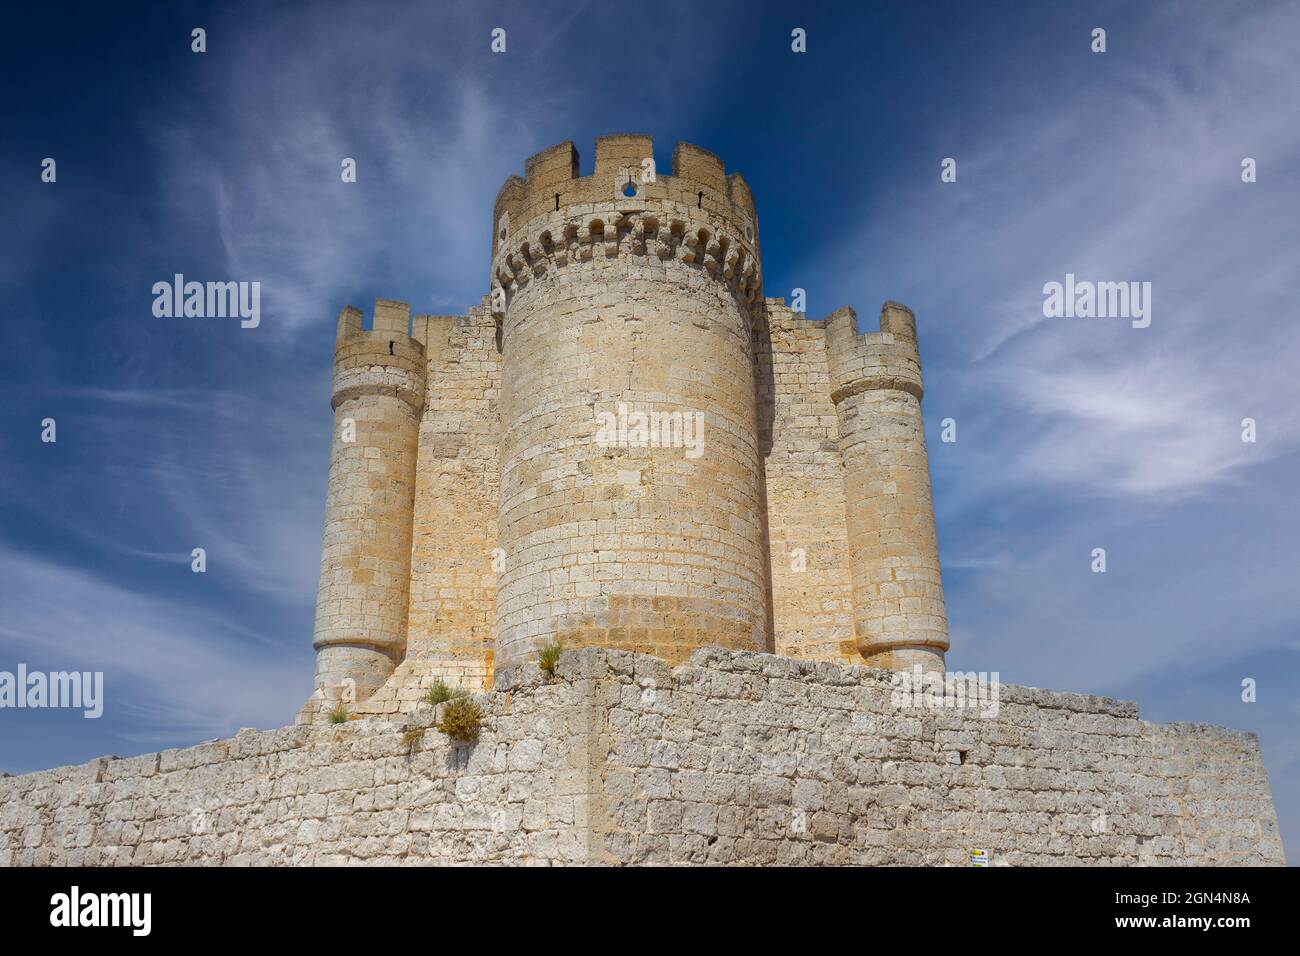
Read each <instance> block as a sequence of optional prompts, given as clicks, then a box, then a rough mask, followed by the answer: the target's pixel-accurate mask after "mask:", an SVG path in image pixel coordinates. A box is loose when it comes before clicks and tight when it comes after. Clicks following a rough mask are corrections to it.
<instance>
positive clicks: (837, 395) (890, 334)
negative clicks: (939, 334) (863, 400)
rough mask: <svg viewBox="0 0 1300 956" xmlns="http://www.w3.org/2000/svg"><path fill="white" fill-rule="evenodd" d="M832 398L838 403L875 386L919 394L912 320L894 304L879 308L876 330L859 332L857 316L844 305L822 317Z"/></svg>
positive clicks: (918, 357) (907, 311) (908, 312)
mask: <svg viewBox="0 0 1300 956" xmlns="http://www.w3.org/2000/svg"><path fill="white" fill-rule="evenodd" d="M826 351H827V356H828V358H829V361H830V371H831V399H832V401H834V402H835V403H836V404H838V403H839V402H840V401H841V400H843V399H845V398H848V397H849V396H851V395H856V394H858V393H860V392H863V391H867V390H868V389H874V388H889V389H899V390H901V391H904V392H908V393H910V394H912V395H915V396H916V397H917V398H918V399H920V398H921V396H922V394H923V389H922V385H921V353H920V351H919V350H918V348H917V344H916V317H915V316H914V315H913V314H912V310H911V309H909V308H908V307H907V306H905V305H901V304H900V303H898V302H886V303H885V304H884V305H883V306H881V309H880V331H879V332H861V333H860V332H858V326H857V313H855V312H854V311H853V309H851V308H849V307H848V306H844V307H843V308H842V309H838V310H837V311H835V312H834V313H832V314H831V315H830V316H829V317H828V318H827V319H826Z"/></svg>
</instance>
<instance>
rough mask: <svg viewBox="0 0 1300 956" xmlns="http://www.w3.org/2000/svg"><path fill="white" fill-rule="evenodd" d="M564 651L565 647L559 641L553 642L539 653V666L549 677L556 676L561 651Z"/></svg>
mask: <svg viewBox="0 0 1300 956" xmlns="http://www.w3.org/2000/svg"><path fill="white" fill-rule="evenodd" d="M562 650H564V645H562V644H561V643H560V642H559V641H552V642H551V643H550V644H546V645H544V646H543V647H542V649H541V650H540V651H538V652H537V666H538V667H540V668H541V669H542V672H543V673H544V674H546V676H547V677H554V676H555V667H556V665H557V664H559V663H560V651H562Z"/></svg>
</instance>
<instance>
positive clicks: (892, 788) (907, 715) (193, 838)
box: [0, 647, 1285, 866]
mask: <svg viewBox="0 0 1300 956" xmlns="http://www.w3.org/2000/svg"><path fill="white" fill-rule="evenodd" d="M475 699H476V700H477V701H478V702H479V703H480V704H481V706H482V707H483V710H484V711H485V714H486V719H485V723H484V727H483V729H482V733H481V736H480V738H479V741H478V743H477V744H476V745H475V746H472V747H467V746H458V745H453V744H451V743H449V742H448V740H447V738H446V737H445V736H444V735H443V734H441V733H439V732H438V731H437V730H433V729H429V730H426V731H425V733H424V734H423V737H422V739H421V740H420V742H419V743H418V744H417V745H415V746H414V747H413V748H411V749H409V750H408V747H407V744H406V742H405V740H404V735H403V731H404V730H405V729H406V728H407V727H408V726H427V725H428V724H429V723H430V722H431V721H432V720H433V717H434V714H433V712H432V711H431V710H430V709H429V708H427V707H426V708H420V709H418V710H416V712H415V713H414V714H412V715H411V716H410V717H407V718H404V719H403V720H401V721H394V720H386V719H383V718H378V717H372V718H368V719H364V720H355V721H351V722H349V723H347V724H343V725H337V726H335V725H328V724H324V725H312V726H296V727H289V728H284V729H282V730H273V731H267V732H262V733H252V732H241V733H240V734H239V735H238V736H237V737H235V738H234V739H233V740H229V741H217V742H213V743H207V744H202V745H200V746H198V747H191V748H188V749H184V750H172V751H165V752H163V753H162V754H149V755H145V756H141V757H133V758H130V759H126V760H116V759H113V760H110V759H106V758H101V759H99V760H95V761H91V762H90V763H88V764H85V765H83V766H80V767H62V768H59V769H56V770H49V771H45V772H43V773H35V774H29V775H26V776H17V777H6V778H3V779H0V864H11V865H31V864H46V865H48V864H71V865H77V864H92V865H97V864H124V863H133V864H179V863H189V864H225V865H238V864H286V865H287V864H326V863H358V864H439V863H500V864H572V863H585V864H610V865H617V864H645V863H660V864H667V863H673V864H679V863H680V864H735V865H758V864H782V865H784V864H791V865H793V864H799V865H825V864H868V865H887V864H918V865H956V866H961V865H965V864H966V863H967V860H968V853H969V851H970V849H972V848H982V849H987V850H989V851H990V854H991V857H992V861H993V864H994V865H1003V864H1005V865H1013V866H1015V865H1030V864H1094V865H1097V864H1102V865H1173V864H1207V865H1227V864H1239V865H1257V864H1282V863H1284V862H1285V861H1284V857H1283V851H1282V845H1281V841H1280V838H1279V836H1278V829H1277V821H1276V817H1275V814H1274V811H1273V804H1272V800H1271V797H1270V794H1269V789H1268V780H1267V777H1266V775H1265V772H1264V767H1263V763H1262V761H1261V759H1260V753H1259V746H1258V742H1257V740H1256V738H1255V737H1254V736H1253V735H1251V734H1241V733H1234V732H1232V731H1228V730H1223V729H1220V728H1214V727H1206V726H1202V725H1195V724H1169V725H1163V726H1162V725H1157V724H1150V723H1147V722H1145V721H1142V720H1139V719H1138V716H1137V711H1136V708H1135V707H1134V706H1133V705H1132V704H1129V703H1126V702H1122V701H1114V700H1107V699H1104V698H1097V697H1089V696H1086V695H1081V694H1053V693H1051V692H1049V691H1043V690H1038V689H1036V688H1021V687H1004V688H1002V692H1001V695H1000V708H999V713H998V714H997V716H996V717H991V716H984V717H982V716H979V712H978V711H964V712H949V711H938V712H930V711H926V712H917V711H907V710H900V709H899V708H898V707H897V706H895V705H894V703H892V702H891V699H890V684H889V677H888V675H887V674H886V673H885V672H882V671H875V670H869V669H865V668H861V667H853V668H841V667H839V666H837V665H833V664H824V663H818V662H807V661H799V660H791V659H783V658H779V657H775V656H772V655H768V654H759V653H752V652H743V651H726V650H723V649H721V648H712V647H706V648H703V649H701V650H699V651H697V652H696V653H695V654H694V655H693V656H692V658H691V659H690V661H688V662H687V663H685V664H682V665H680V666H677V667H675V668H672V667H669V666H668V665H667V664H665V662H663V661H661V660H657V659H655V658H653V657H649V656H644V655H638V654H632V653H627V652H619V651H605V650H601V649H596V648H587V649H581V650H572V651H566V652H565V653H564V654H563V655H562V656H561V658H560V664H559V667H558V669H557V673H556V675H555V676H554V677H553V678H549V679H548V678H546V677H545V675H543V674H541V673H540V672H539V670H538V669H537V667H536V665H535V664H531V663H520V664H517V665H513V666H508V667H505V668H502V669H501V670H500V671H499V672H498V673H497V675H496V686H495V689H494V690H493V691H492V692H491V693H485V694H480V695H476V697H475Z"/></svg>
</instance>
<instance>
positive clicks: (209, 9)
mask: <svg viewBox="0 0 1300 956" xmlns="http://www.w3.org/2000/svg"><path fill="white" fill-rule="evenodd" d="M704 9H705V8H702V7H701V6H700V5H699V4H697V3H690V4H687V3H659V4H655V5H652V6H649V7H647V6H644V5H636V4H605V3H595V2H591V3H586V4H583V3H580V2H569V3H563V4H560V3H540V2H527V3H514V4H512V3H497V2H493V3H474V4H465V5H454V4H442V3H439V4H428V3H410V4H358V3H347V4H344V3H338V4H316V5H311V6H307V5H296V4H295V5H279V4H272V3H246V4H221V5H208V4H200V3H173V4H167V5H160V4H159V5H149V4H138V5H137V4H113V5H103V4H93V5H92V4H87V5H85V6H84V7H77V6H76V5H72V6H58V7H55V8H50V9H48V10H41V11H33V10H31V9H27V10H24V11H23V12H21V13H19V12H15V13H12V14H10V15H9V20H8V23H7V29H6V30H5V31H4V34H3V37H0V47H2V48H3V52H4V57H5V62H6V63H7V64H8V65H9V67H10V76H11V77H12V78H14V79H13V81H11V82H10V83H8V84H5V86H4V88H3V90H0V101H2V102H3V104H4V112H3V115H4V116H5V118H6V119H5V127H6V128H5V137H4V142H3V144H2V145H0V208H3V210H4V212H5V216H4V220H5V228H4V230H3V232H2V233H0V236H2V237H3V238H2V239H0V242H3V249H2V254H0V309H2V310H3V316H4V321H3V322H0V399H2V400H0V409H2V411H0V423H2V424H3V427H2V428H0V455H2V456H3V462H4V465H3V473H2V474H3V481H2V482H0V670H13V669H14V668H15V667H16V665H17V663H19V662H23V663H26V664H27V665H28V666H29V667H30V668H32V669H43V670H51V669H78V670H103V671H104V672H105V675H106V677H105V681H106V687H107V694H108V701H107V705H106V712H105V715H104V717H103V718H101V719H100V720H83V719H81V717H80V715H79V714H73V713H68V712H59V711H49V710H46V711H21V712H19V711H13V710H6V711H3V712H0V768H3V769H7V770H10V771H15V772H18V771H26V770H33V769H40V768H44V767H48V766H54V765H58V764H64V763H72V762H79V761H83V760H87V759H89V758H91V757H94V756H97V755H100V754H103V753H116V754H122V755H127V754H133V753H140V752H144V751H150V750H156V749H158V748H161V747H166V746H175V745H180V744H185V743H191V742H194V741H197V740H201V739H205V738H212V737H218V736H224V735H228V734H230V733H231V732H233V731H234V730H236V729H238V728H239V727H241V726H257V727H272V726H278V725H282V724H284V723H287V722H289V721H290V720H291V719H292V715H293V712H294V710H295V709H296V708H297V706H298V705H299V704H300V703H301V701H302V700H304V699H305V698H306V696H307V694H308V693H309V691H310V688H311V674H312V660H313V654H312V650H311V624H312V609H313V600H314V596H315V584H316V574H317V569H318V562H319V547H320V532H321V524H322V520H323V512H324V495H325V480H326V464H327V461H328V455H329V435H328V431H329V427H330V415H329V404H328V403H329V381H330V358H331V352H332V344H333V336H334V320H335V317H336V316H337V314H338V311H339V309H340V307H341V306H342V305H344V304H346V303H352V304H355V305H358V306H361V307H363V308H366V309H367V310H368V308H369V305H370V303H371V301H372V300H373V299H374V298H375V297H377V296H382V297H389V298H398V299H404V300H407V301H410V302H412V303H413V304H414V306H415V308H416V309H417V310H418V311H429V312H458V311H463V310H464V309H465V308H466V307H468V306H469V305H470V304H471V303H474V302H476V301H477V300H478V298H479V297H480V296H481V295H482V294H483V293H484V292H485V291H486V289H487V277H488V274H487V268H488V266H487V256H488V252H489V248H490V232H489V230H490V228H491V221H490V220H491V210H492V202H493V199H494V198H495V196H496V191H497V189H498V188H499V186H500V185H501V182H502V181H503V180H504V179H505V177H506V176H508V175H510V174H511V173H519V172H521V171H522V166H523V161H524V159H525V158H526V157H527V156H529V155H531V154H532V153H534V152H536V151H537V150H539V149H542V148H545V147H546V146H549V145H551V144H553V143H557V142H560V141H563V140H566V139H572V140H573V141H574V142H575V143H576V144H577V147H578V150H579V152H580V153H581V155H582V164H583V167H582V171H583V173H584V174H585V173H587V172H589V171H590V168H591V162H592V152H593V145H594V142H595V139H596V137H597V136H599V135H602V134H606V133H613V132H624V131H629V132H645V133H650V134H653V135H654V136H655V149H656V154H657V161H658V164H659V166H660V168H661V169H663V170H667V169H668V168H669V166H670V159H671V154H672V149H673V145H674V144H675V143H676V142H677V141H678V140H685V141H688V142H692V143H696V144H699V145H701V146H704V147H705V148H708V149H710V150H713V151H714V152H716V153H718V154H719V155H721V156H722V157H723V158H724V159H725V161H726V162H727V164H728V168H729V169H732V170H739V171H741V172H743V173H744V175H745V177H746V179H747V180H748V182H749V183H750V185H751V187H752V189H753V191H754V194H755V196H756V200H757V203H758V211H759V216H760V219H761V222H762V227H763V229H762V235H763V258H764V276H765V283H766V286H765V288H766V292H767V294H768V295H787V296H788V294H789V290H790V289H792V288H794V287H801V288H805V289H806V290H807V291H808V310H809V313H810V314H811V315H813V316H814V317H822V316H824V315H826V314H827V313H829V312H830V311H832V310H833V309H835V308H837V307H838V306H840V305H843V304H846V303H847V304H850V305H853V306H854V307H855V308H856V309H857V310H858V312H859V314H860V315H861V316H863V318H864V320H865V321H867V322H871V321H873V320H874V316H875V314H876V312H877V310H878V309H879V306H880V303H881V302H882V301H883V300H884V299H886V298H893V299H898V300H900V301H903V302H906V303H907V304H909V305H910V306H911V307H912V308H913V309H914V310H915V312H916V314H917V316H918V322H919V325H920V334H921V347H922V355H923V358H924V361H925V371H926V385H927V395H926V399H925V406H924V409H925V415H926V422H927V431H928V435H929V439H930V464H931V470H932V473H933V477H934V485H935V498H936V503H937V508H938V527H939V538H940V545H941V550H942V559H943V566H944V577H945V584H946V588H947V598H948V606H949V617H950V620H951V630H952V644H953V648H952V652H951V654H950V656H949V664H950V666H952V667H955V668H958V669H981V670H997V671H999V672H1000V674H1001V675H1002V679H1003V680H1004V681H1009V682H1014V683H1022V684H1032V685H1036V686H1043V687H1051V688H1054V689H1059V690H1078V691H1088V692H1093V693H1103V694H1109V695H1113V696H1119V697H1123V698H1127V699H1134V700H1137V701H1139V702H1140V703H1141V705H1142V711H1143V716H1144V717H1145V718H1147V719H1150V720H1157V721H1172V720H1188V721H1200V722H1208V723H1216V724H1224V725H1227V726H1230V727H1233V728H1238V729H1243V730H1251V731H1255V732H1257V733H1258V734H1259V735H1260V738H1261V741H1262V744H1263V747H1264V753H1265V759H1266V763H1267V766H1268V770H1269V777H1270V783H1271V785H1272V788H1273V792H1274V796H1275V798H1276V800H1277V805H1278V812H1279V815H1280V818H1281V823H1282V829H1283V834H1284V837H1285V838H1286V840H1287V848H1288V856H1289V857H1290V858H1291V859H1292V860H1295V859H1300V745H1298V743H1297V734H1296V731H1295V727H1296V725H1297V724H1298V723H1300V695H1298V694H1297V689H1298V688H1300V653H1298V652H1300V588H1298V587H1297V584H1298V583H1300V581H1298V574H1297V570H1296V569H1297V568H1300V504H1297V501H1296V488H1297V486H1298V485H1300V482H1298V481H1297V475H1298V474H1300V375H1297V370H1298V368H1300V362H1298V358H1300V349H1298V346H1300V325H1298V324H1297V314H1296V307H1295V303H1296V302H1297V301H1300V256H1298V255H1297V241H1296V240H1297V231H1298V229H1297V222H1300V198H1298V197H1300V191H1298V190H1297V187H1296V184H1295V175H1294V173H1295V170H1296V168H1297V167H1298V166H1300V123H1298V122H1297V118H1298V117H1297V108H1296V105H1295V91H1296V89H1297V88H1300V82H1298V81H1300V46H1298V45H1297V44H1296V42H1295V38H1296V37H1297V36H1300V7H1298V6H1296V5H1295V4H1285V3H1279V4H1273V3H1266V2H1242V3H1232V2H1222V3H1215V4H1204V3H1187V4H1182V3H1140V4H1137V3H1134V4H1119V3H1065V2H1041V0H1034V2H1025V3H1016V4H1000V5H997V6H996V7H993V5H984V4H958V3H933V4H931V3H907V4H891V5H884V4H865V3H864V4H851V5H850V4H845V5H834V6H832V5H829V4H827V5H820V4H815V3H806V4H762V3H757V2H746V3H737V4H728V3H721V2H720V3H715V4H712V5H709V6H708V8H707V14H708V15H707V16H703V15H702V14H703V13H704ZM196 26H201V27H204V28H205V29H206V30H207V42H208V52H207V53H205V54H202V55H199V54H194V53H191V52H190V30H191V29H192V28H193V27H196ZM498 26H500V27H504V28H505V29H506V30H507V52H506V53H505V54H504V55H493V54H492V53H491V52H490V51H489V33H490V31H491V30H492V28H494V27H498ZM796 26H798V27H803V28H804V29H806V30H807V33H808V52H807V53H806V54H802V55H796V54H793V53H791V52H790V31H791V29H793V28H794V27H796ZM1097 26H1101V27H1104V28H1106V30H1107V46H1108V49H1107V52H1106V53H1104V54H1093V53H1091V52H1090V50H1089V34H1090V31H1091V29H1092V28H1093V27H1097ZM1247 156H1249V157H1253V158H1254V159H1255V160H1256V161H1257V163H1258V170H1259V180H1258V182H1256V183H1253V184H1244V183H1242V182H1241V177H1240V164H1241V160H1242V158H1243V157H1247ZM45 157H53V158H55V159H56V161H57V163H58V167H57V169H58V181H57V182H56V183H54V184H44V183H41V182H40V175H39V174H40V163H41V160H42V159H43V158H45ZM343 157H354V158H355V159H356V160H357V164H358V182H357V183H356V184H355V185H344V184H342V183H341V182H340V178H339V163H340V160H341V159H342V158H343ZM944 157H954V158H955V159H956V160H957V162H958V181H957V182H956V183H949V184H944V183H941V182H940V178H939V171H940V161H941V160H942V159H943V158H944ZM176 272H181V273H184V274H185V275H186V276H188V277H191V278H197V279H213V280H219V279H236V280H244V281H253V280H256V281H259V282H260V283H261V287H262V323H261V325H260V327H258V328H257V329H248V330H243V329H240V327H239V324H238V322H235V321H229V320H226V321H223V320H198V319H190V320H171V319H158V318H155V317H154V316H153V315H152V312H151V304H152V299H153V297H152V293H151V291H150V290H151V287H152V285H153V283H154V282H157V281H160V280H163V281H166V280H169V279H170V277H171V276H172V275H173V274H174V273H176ZM1067 272H1073V273H1075V274H1077V275H1079V276H1080V277H1093V278H1097V279H1113V280H1130V279H1131V280H1142V281H1150V282H1151V283H1152V285H1153V318H1152V323H1151V326H1150V328H1147V329H1133V328H1131V327H1130V326H1129V324H1128V323H1127V322H1117V321H1106V320H1091V321H1089V320H1069V319H1045V318H1044V317H1043V315H1042V286H1043V284H1044V283H1045V282H1049V281H1061V280H1062V279H1063V277H1064V275H1065V274H1066V273H1067ZM46 417H52V418H55V419H56V421H57V422H58V442H57V443H56V444H53V445H51V444H43V443H42V442H41V441H40V422H41V420H42V419H43V418H46ZM949 417H950V418H954V419H955V420H956V421H957V423H958V441H957V442H956V443H955V444H943V443H940V442H939V441H938V430H939V422H940V421H941V420H942V419H944V418H949ZM1244 417H1253V418H1255V419H1256V421H1257V422H1258V433H1259V440H1258V441H1257V442H1256V443H1254V444H1245V443H1243V442H1241V441H1240V422H1241V419H1242V418H1244ZM194 547H203V548H205V549H206V550H207V554H208V571H207V573H206V574H202V575H199V574H193V573H191V571H190V566H189V562H190V558H189V554H190V551H191V549H192V548H194ZM1096 547H1104V548H1105V549H1106V551H1107V565H1108V570H1107V573H1106V574H1104V575H1099V574H1093V573H1091V570H1090V563H1091V552H1092V549H1093V548H1096ZM1246 677H1250V678H1253V679H1255V680H1256V681H1257V682H1258V701H1257V702H1255V703H1251V704H1247V703H1243V702H1242V701H1241V699H1240V695H1241V681H1242V679H1243V678H1246Z"/></svg>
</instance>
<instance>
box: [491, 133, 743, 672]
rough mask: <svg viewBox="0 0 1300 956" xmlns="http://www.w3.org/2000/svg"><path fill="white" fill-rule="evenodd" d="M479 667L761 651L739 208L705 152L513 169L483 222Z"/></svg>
mask: <svg viewBox="0 0 1300 956" xmlns="http://www.w3.org/2000/svg"><path fill="white" fill-rule="evenodd" d="M494 224H495V228H494V229H493V255H492V285H493V298H494V311H495V312H496V313H497V315H498V320H499V321H500V323H501V331H500V337H501V348H502V367H501V385H502V387H501V399H500V411H501V425H502V445H501V501H500V511H499V517H500V532H501V544H502V547H503V548H504V549H505V559H504V568H503V570H502V571H501V573H500V575H499V578H498V591H497V628H496V631H497V635H496V641H497V650H496V659H497V663H498V665H504V664H509V663H511V662H512V661H517V660H519V659H521V658H524V657H527V656H528V655H530V654H532V653H535V650H536V648H537V647H538V646H539V645H541V644H543V643H547V642H550V641H553V640H556V639H559V640H561V641H562V642H563V643H564V644H565V645H566V646H584V645H600V646H608V647H618V648H624V649H628V650H637V651H642V652H646V653H651V654H655V655H658V656H660V657H664V658H668V659H670V660H681V659H683V658H684V657H685V656H686V655H687V654H689V653H690V651H691V650H693V649H694V648H696V647H698V646H700V645H703V644H721V645H724V646H728V647H738V648H749V649H759V650H762V649H764V648H765V647H766V645H767V643H768V624H767V621H768V611H767V556H766V553H765V543H764V534H763V523H762V510H763V509H762V503H761V502H762V496H761V480H762V479H761V467H760V461H759V452H758V448H757V441H756V436H757V434H758V429H757V426H756V403H755V393H754V359H753V344H752V338H751V309H753V308H755V307H757V306H758V304H759V303H760V302H761V270H760V260H759V246H758V220H757V218H756V216H755V214H754V206H753V200H752V197H751V196H750V192H749V189H748V187H747V186H746V185H745V182H744V180H743V179H742V178H741V177H740V176H739V175H738V174H734V173H733V174H732V175H730V176H728V175H726V173H725V170H724V168H723V164H722V162H721V160H719V159H718V158H717V157H716V156H714V155H713V154H711V153H708V152H706V151H705V150H702V149H698V148H696V147H693V146H689V145H686V144H680V145H679V146H678V147H677V149H676V151H675V153H674V155H673V168H672V174H671V175H656V171H655V170H654V166H653V151H652V148H651V140H650V138H649V137H648V136H631V135H624V136H606V137H603V138H601V139H600V140H598V141H597V144H596V159H595V172H594V173H593V175H591V176H587V177H581V178H580V177H579V176H578V157H577V152H576V151H575V150H574V147H573V144H572V143H562V144H560V145H559V146H555V147H552V148H551V149H548V150H545V151H543V152H541V153H539V154H537V155H536V156H534V157H533V158H532V159H530V160H529V161H528V163H527V165H526V168H525V177H524V178H522V179H521V178H519V177H517V176H515V177H511V178H510V179H509V180H508V181H507V182H506V184H505V185H504V186H503V187H502V189H501V192H500V194H499V195H498V197H497V202H496V209H495V214H494Z"/></svg>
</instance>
